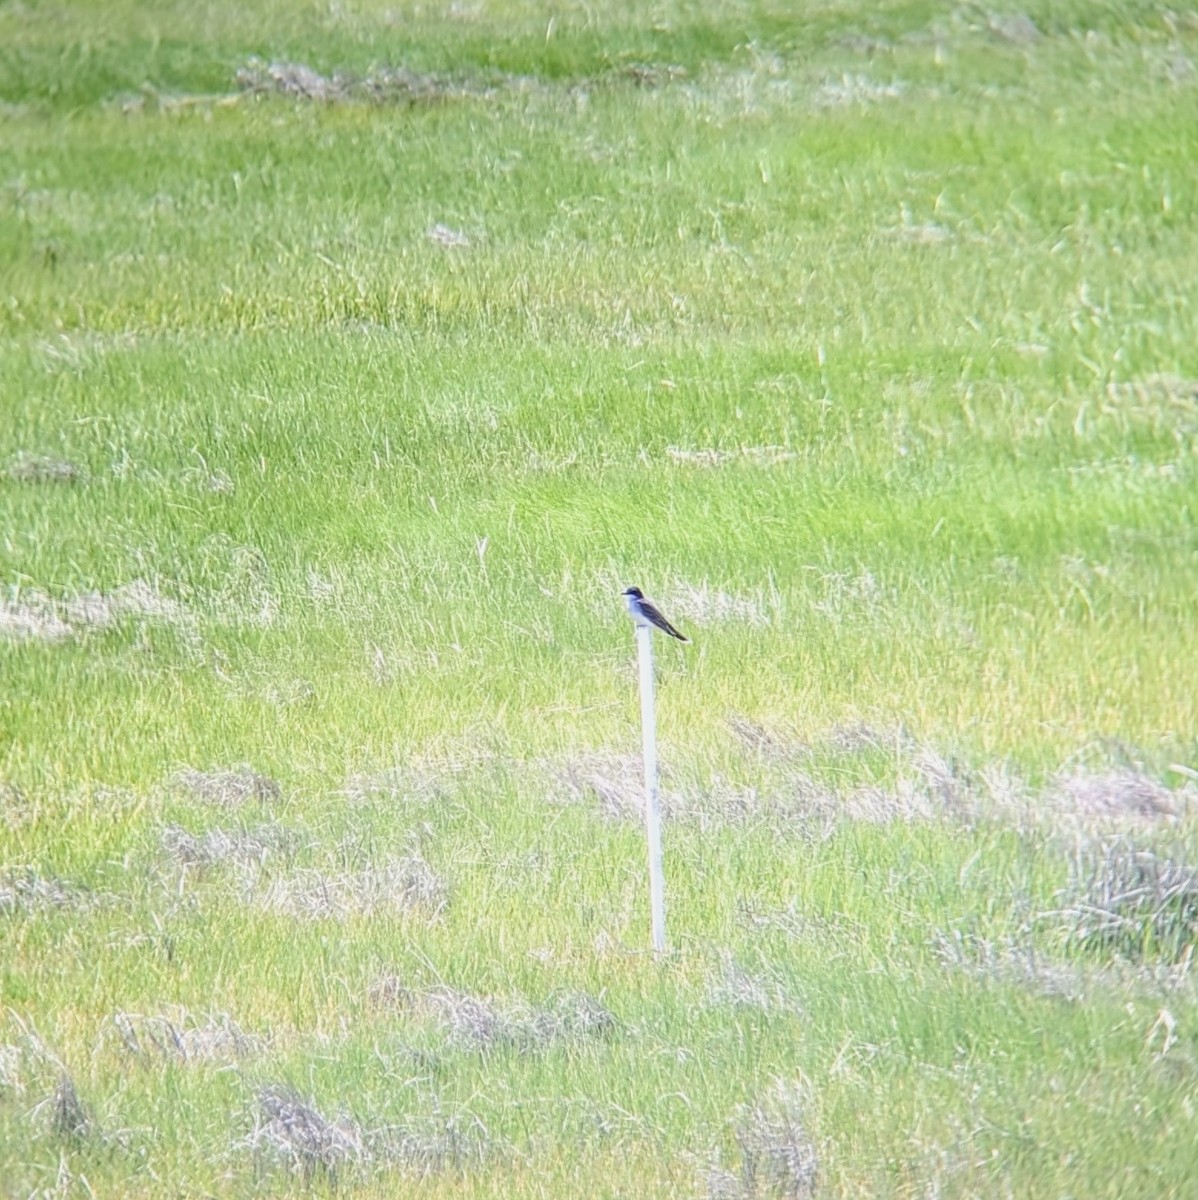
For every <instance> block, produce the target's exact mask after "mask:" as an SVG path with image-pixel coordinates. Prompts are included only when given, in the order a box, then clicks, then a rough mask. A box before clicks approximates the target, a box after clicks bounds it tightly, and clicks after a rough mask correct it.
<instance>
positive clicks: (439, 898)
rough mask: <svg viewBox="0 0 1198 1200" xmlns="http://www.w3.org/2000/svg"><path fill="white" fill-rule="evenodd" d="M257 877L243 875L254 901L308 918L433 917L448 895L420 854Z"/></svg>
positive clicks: (278, 910) (257, 874)
mask: <svg viewBox="0 0 1198 1200" xmlns="http://www.w3.org/2000/svg"><path fill="white" fill-rule="evenodd" d="M260 879H261V875H260V873H255V874H253V875H251V876H250V877H249V878H248V879H247V880H246V881H245V885H246V889H247V890H248V891H249V892H250V893H251V897H252V900H253V902H254V903H256V904H257V905H258V907H260V908H262V909H264V910H265V911H266V912H271V913H277V914H279V915H281V916H288V917H297V918H299V919H301V920H307V921H319V920H344V919H346V918H348V917H357V916H373V915H383V914H403V913H421V914H423V915H424V916H426V917H435V916H437V915H438V914H439V913H440V912H441V911H442V910H443V909H444V907H445V904H446V901H447V898H448V888H447V886H446V884H445V881H444V880H443V879H442V878H441V876H440V875H438V874H437V873H436V871H434V870H433V869H432V867H430V866H429V864H428V863H427V862H425V860H424V859H423V858H422V857H421V856H420V855H418V854H412V855H408V856H407V857H403V858H392V859H389V860H388V861H386V862H384V863H382V864H381V865H378V866H369V867H365V868H363V869H362V870H360V871H343V872H340V873H334V872H326V871H319V870H315V869H308V870H299V871H294V872H292V873H291V874H289V875H283V876H280V877H277V878H275V879H273V880H271V881H269V882H268V883H266V884H265V886H263V887H261V888H260V886H259V885H260ZM254 893H256V894H254Z"/></svg>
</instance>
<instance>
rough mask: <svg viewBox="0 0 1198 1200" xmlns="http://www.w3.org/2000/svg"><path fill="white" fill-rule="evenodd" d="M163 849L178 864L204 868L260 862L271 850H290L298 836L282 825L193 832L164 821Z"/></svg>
mask: <svg viewBox="0 0 1198 1200" xmlns="http://www.w3.org/2000/svg"><path fill="white" fill-rule="evenodd" d="M160 840H161V845H162V850H163V853H165V854H166V856H167V857H168V858H169V859H170V860H171V861H172V862H175V863H177V864H178V865H180V866H182V867H188V868H204V867H211V866H216V865H219V864H221V863H234V864H238V865H250V864H256V865H258V866H263V865H264V864H265V863H266V861H267V859H268V858H270V856H271V855H273V854H287V853H289V852H290V851H292V850H294V848H295V846H296V844H297V841H298V837H297V835H296V833H295V831H294V830H291V829H287V828H286V827H284V826H282V825H277V824H267V825H258V826H255V827H254V828H252V829H222V828H219V827H218V828H215V829H209V830H207V831H206V832H204V833H201V834H195V833H190V832H188V830H186V829H183V828H182V827H181V826H178V825H168V826H167V827H166V828H165V829H164V830H163V831H162V834H161V838H160Z"/></svg>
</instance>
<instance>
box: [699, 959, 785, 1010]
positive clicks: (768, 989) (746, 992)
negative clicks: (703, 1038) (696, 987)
mask: <svg viewBox="0 0 1198 1200" xmlns="http://www.w3.org/2000/svg"><path fill="white" fill-rule="evenodd" d="M706 1000H707V1003H708V1005H709V1006H711V1007H712V1008H725V1007H727V1008H741V1009H754V1010H756V1011H758V1012H768V1013H791V1014H796V1015H797V1014H799V1013H801V1012H802V1005H800V1004H799V1002H798V1001H797V1000H796V999H795V998H794V997H793V996H791V995H790V993H789V991H788V989H787V988H786V985H785V984H784V983H783V981H782V980H780V979H778V978H776V977H774V976H771V975H770V974H768V973H763V972H753V971H748V970H746V969H745V968H744V967H742V966H740V965H739V964H738V963H737V962H736V960H735V959H734V958H733V957H732V955H731V953H729V952H728V951H724V952H722V953H721V955H720V966H719V969H718V970H714V971H712V972H710V973H709V975H708V977H707V988H706Z"/></svg>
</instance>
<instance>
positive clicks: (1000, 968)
mask: <svg viewBox="0 0 1198 1200" xmlns="http://www.w3.org/2000/svg"><path fill="white" fill-rule="evenodd" d="M932 950H933V953H934V954H935V955H936V958H937V959H938V961H939V962H940V963H941V964H942V965H943V966H945V967H948V968H950V969H952V970H955V971H960V972H962V973H963V974H966V975H969V976H971V977H972V978H974V979H979V980H983V981H986V982H988V983H997V984H1015V985H1018V986H1020V987H1024V988H1027V989H1028V990H1029V991H1031V992H1034V993H1036V994H1037V995H1041V996H1053V997H1056V998H1058V999H1062V1000H1068V1001H1071V1002H1073V1003H1079V1002H1081V1001H1084V1000H1085V999H1086V996H1087V995H1088V994H1089V992H1090V991H1091V990H1092V989H1093V988H1094V987H1095V986H1096V985H1099V984H1101V983H1102V982H1103V981H1102V979H1101V977H1100V976H1098V975H1096V974H1095V973H1093V972H1087V971H1086V970H1085V968H1084V967H1083V966H1081V965H1080V964H1078V963H1065V962H1059V961H1054V960H1052V959H1050V958H1047V957H1045V955H1043V954H1042V953H1040V952H1039V951H1038V950H1037V949H1036V947H1035V946H1034V945H1033V944H1032V943H1031V942H1030V941H1029V940H1026V939H1025V940H1017V939H1015V938H1002V939H990V938H984V937H980V936H978V935H976V934H965V933H962V932H961V931H960V930H954V931H953V932H952V933H951V934H949V933H945V932H943V931H937V932H936V934H935V936H934V938H933V940H932Z"/></svg>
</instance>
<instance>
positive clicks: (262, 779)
mask: <svg viewBox="0 0 1198 1200" xmlns="http://www.w3.org/2000/svg"><path fill="white" fill-rule="evenodd" d="M171 782H172V784H173V785H174V787H175V788H176V789H178V790H179V791H182V792H183V793H185V794H186V795H187V796H188V797H189V798H191V799H194V800H199V801H201V802H202V803H204V804H211V805H213V806H215V807H218V808H241V807H242V806H243V805H246V804H249V803H251V802H253V803H257V804H270V803H272V802H273V801H276V800H278V799H279V797H280V796H281V795H282V788H281V787H280V786H279V784H278V781H277V780H274V779H271V778H270V776H269V775H263V774H262V773H261V772H259V771H255V770H254V769H253V767H251V766H249V764H248V763H243V764H242V765H240V766H237V767H220V768H215V769H213V770H209V771H200V770H196V769H195V768H194V767H184V768H183V769H182V770H180V771H176V772H175V774H174V776H173V778H172V780H171Z"/></svg>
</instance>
